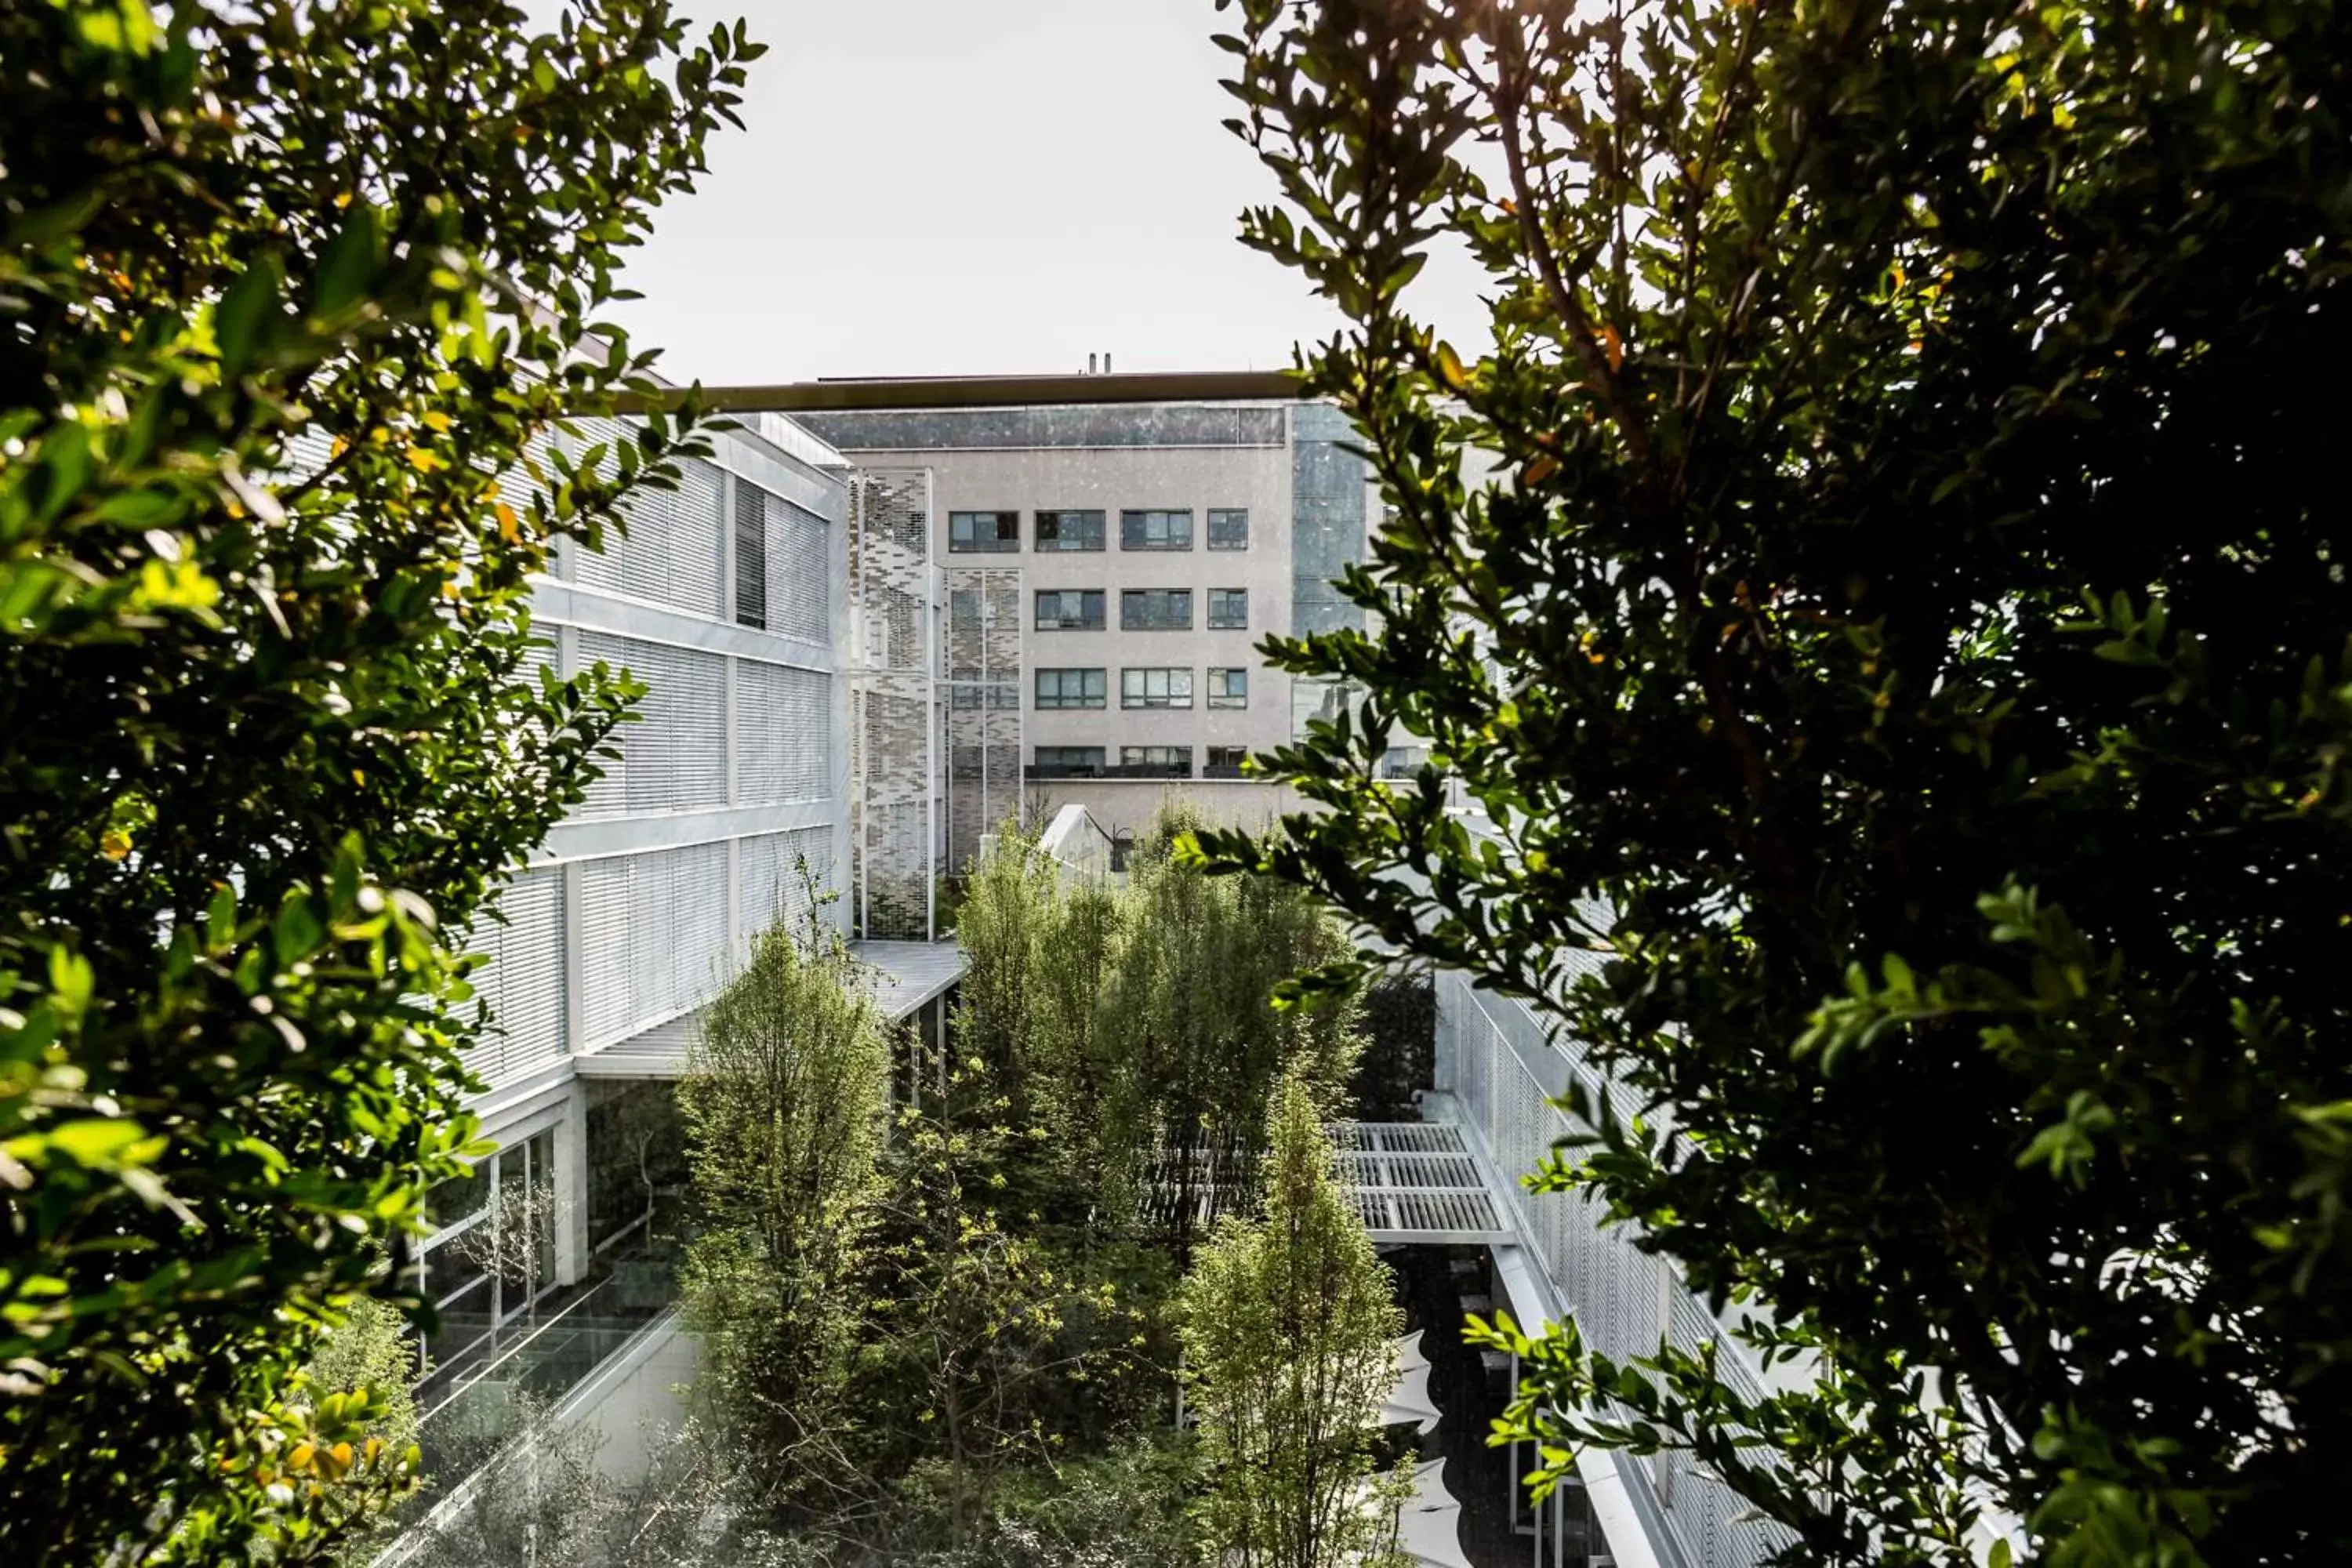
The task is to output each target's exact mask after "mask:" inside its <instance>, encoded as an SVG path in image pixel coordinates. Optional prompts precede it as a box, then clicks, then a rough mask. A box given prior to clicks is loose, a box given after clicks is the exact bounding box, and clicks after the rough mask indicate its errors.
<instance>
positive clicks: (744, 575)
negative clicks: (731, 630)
mask: <svg viewBox="0 0 2352 1568" xmlns="http://www.w3.org/2000/svg"><path fill="white" fill-rule="evenodd" d="M735 620H736V624H737V625H739V626H758V627H759V628H760V629H761V630H762V631H765V630H766V629H767V626H768V497H767V493H766V492H765V491H763V490H761V489H760V488H759V486H757V485H754V484H751V482H749V481H748V480H744V479H737V480H736V481H735Z"/></svg>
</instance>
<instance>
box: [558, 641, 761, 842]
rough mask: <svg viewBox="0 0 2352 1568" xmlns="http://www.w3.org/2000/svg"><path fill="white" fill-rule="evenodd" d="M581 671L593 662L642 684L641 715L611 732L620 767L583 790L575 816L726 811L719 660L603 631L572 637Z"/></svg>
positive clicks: (609, 768) (723, 667)
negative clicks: (584, 797) (584, 794)
mask: <svg viewBox="0 0 2352 1568" xmlns="http://www.w3.org/2000/svg"><path fill="white" fill-rule="evenodd" d="M580 659H581V662H582V664H583V666H586V665H592V664H593V663H595V662H596V661H597V660H598V659H602V660H604V662H606V663H607V664H610V665H612V666H614V667H615V668H627V669H628V670H630V671H631V672H633V673H634V674H635V676H636V677H637V679H640V680H642V681H644V682H645V683H646V695H645V699H644V700H643V701H641V702H640V703H639V704H638V707H637V711H638V712H639V713H640V714H642V715H643V717H642V718H641V719H639V720H638V721H635V722H634V723H628V724H624V725H622V726H621V727H620V729H619V731H617V732H616V733H617V737H618V740H619V742H620V748H621V760H620V761H619V762H618V763H611V762H608V763H606V764H605V775H604V778H602V779H600V780H598V781H597V782H596V783H595V784H592V785H590V786H589V790H588V799H587V802H586V803H585V804H584V805H583V806H582V807H581V808H580V813H579V815H581V816H615V815H617V814H619V813H621V812H624V811H627V812H632V813H644V812H654V811H690V810H695V809H698V808H702V807H709V806H717V805H726V804H727V686H726V680H727V661H726V658H724V656H722V655H719V654H714V653H705V652H703V651H702V650H701V649H699V648H684V647H670V646H669V645H667V644H666V643H652V642H646V641H643V640H641V639H639V638H635V637H613V636H610V635H609V634H607V633H604V632H582V633H581V634H580Z"/></svg>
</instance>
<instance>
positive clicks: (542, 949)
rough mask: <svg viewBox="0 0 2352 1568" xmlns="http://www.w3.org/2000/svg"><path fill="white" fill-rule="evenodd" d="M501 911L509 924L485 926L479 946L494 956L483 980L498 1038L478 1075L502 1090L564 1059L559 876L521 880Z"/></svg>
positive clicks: (530, 875)
mask: <svg viewBox="0 0 2352 1568" xmlns="http://www.w3.org/2000/svg"><path fill="white" fill-rule="evenodd" d="M498 907H499V910H500V912H501V913H503V914H504V915H505V916H506V919H507V923H506V924H505V925H503V926H501V925H499V924H497V923H496V922H494V921H485V922H484V923H483V927H482V935H481V938H480V940H479V942H478V943H477V946H478V949H480V950H483V951H487V952H490V953H491V954H492V957H491V961H490V963H489V965H488V971H487V973H486V974H485V976H484V977H483V978H484V979H485V980H486V981H487V990H488V1001H489V1004H490V1010H491V1014H492V1018H491V1022H492V1024H493V1025H494V1026H495V1027H496V1028H497V1029H498V1030H499V1036H498V1037H495V1038H494V1040H492V1041H486V1042H485V1059H484V1060H483V1061H482V1062H480V1063H478V1064H477V1070H478V1071H481V1072H482V1074H483V1076H484V1077H485V1078H488V1079H490V1081H491V1082H492V1083H494V1084H505V1083H512V1082H516V1081H519V1080H520V1079H525V1078H528V1077H530V1075H531V1074H532V1073H534V1072H537V1071H538V1070H540V1069H541V1068H545V1067H549V1066H551V1065H553V1064H554V1063H556V1062H558V1061H561V1060H562V1058H563V1056H564V1038H563V982H564V963H563V877H562V872H560V871H556V870H552V869H550V870H541V871H531V872H527V873H525V874H524V875H522V876H520V877H518V878H516V879H514V881H513V882H511V883H510V884H509V885H508V887H507V888H506V889H505V890H504V891H503V892H501V893H500V894H499V901H498ZM491 1060H495V1062H496V1064H497V1066H496V1068H495V1069H492V1068H490V1065H489V1064H490V1061H491Z"/></svg>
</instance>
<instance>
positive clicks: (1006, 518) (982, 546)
mask: <svg viewBox="0 0 2352 1568" xmlns="http://www.w3.org/2000/svg"><path fill="white" fill-rule="evenodd" d="M983 517H986V518H993V519H994V520H995V522H996V536H995V538H993V539H992V540H989V541H987V542H984V543H983V542H982V541H981V540H980V539H979V538H978V536H977V534H976V533H975V534H974V536H973V537H971V538H969V539H964V540H959V539H957V537H956V525H957V524H958V523H962V522H970V521H972V520H974V519H976V518H983ZM1008 524H1009V525H1010V526H1011V527H1012V530H1013V531H1012V533H1011V534H1010V535H1009V536H1008V535H1007V534H1006V533H1005V531H1004V530H1005V528H1006V526H1007V525H1008ZM1020 549H1021V514H1020V513H1019V512H1017V511H1005V510H1001V509H1000V510H994V511H951V512H950V513H948V553H949V554H950V555H1011V554H1016V553H1018V552H1019V551H1020Z"/></svg>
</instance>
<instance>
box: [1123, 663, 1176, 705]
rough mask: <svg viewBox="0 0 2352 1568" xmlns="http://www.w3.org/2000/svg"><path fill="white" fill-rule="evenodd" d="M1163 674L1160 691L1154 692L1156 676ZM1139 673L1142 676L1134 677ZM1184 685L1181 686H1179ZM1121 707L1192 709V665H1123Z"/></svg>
mask: <svg viewBox="0 0 2352 1568" xmlns="http://www.w3.org/2000/svg"><path fill="white" fill-rule="evenodd" d="M1155 675H1156V676H1158V677H1160V681H1159V685H1160V694H1159V695H1158V696H1157V697H1154V696H1153V695H1152V693H1151V686H1152V679H1151V678H1152V677H1153V676H1155ZM1137 677H1139V678H1140V679H1131V678H1137ZM1180 686H1181V688H1182V689H1181V690H1179V689H1178V688H1179V687H1180ZM1118 705H1119V706H1120V707H1121V708H1161V709H1175V708H1181V709H1189V708H1191V707H1192V666H1191V665H1189V664H1129V665H1122V666H1120V667H1119V671H1118Z"/></svg>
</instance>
